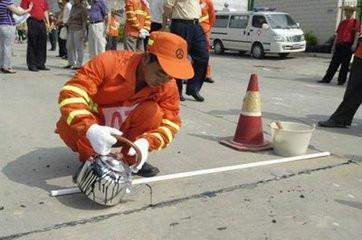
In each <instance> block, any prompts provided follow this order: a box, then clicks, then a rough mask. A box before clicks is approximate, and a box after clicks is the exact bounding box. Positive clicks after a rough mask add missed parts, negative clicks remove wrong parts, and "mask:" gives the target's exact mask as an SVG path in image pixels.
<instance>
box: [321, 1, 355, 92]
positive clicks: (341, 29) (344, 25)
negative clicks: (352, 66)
mask: <svg viewBox="0 0 362 240" xmlns="http://www.w3.org/2000/svg"><path fill="white" fill-rule="evenodd" d="M343 10H344V13H345V16H346V19H345V20H343V21H342V22H341V23H340V24H339V25H338V29H337V36H336V38H335V40H334V43H333V47H332V54H333V57H332V60H331V62H330V64H329V67H328V70H327V72H326V74H325V75H324V77H323V79H322V80H320V81H318V82H319V83H330V81H332V78H333V76H334V74H335V73H336V72H337V70H338V67H339V65H341V69H340V70H339V75H338V85H343V84H344V83H345V82H346V80H347V75H348V68H349V63H350V61H351V57H352V54H353V52H354V51H355V50H356V49H355V48H353V46H355V45H356V43H357V39H358V34H357V32H358V31H359V26H360V23H359V21H358V20H357V19H355V18H353V17H352V16H353V13H354V12H355V11H356V8H355V7H352V6H344V7H343Z"/></svg>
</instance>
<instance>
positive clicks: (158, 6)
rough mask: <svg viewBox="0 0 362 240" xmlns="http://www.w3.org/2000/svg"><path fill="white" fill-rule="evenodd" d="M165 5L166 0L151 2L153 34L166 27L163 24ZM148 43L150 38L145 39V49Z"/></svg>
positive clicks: (151, 0)
mask: <svg viewBox="0 0 362 240" xmlns="http://www.w3.org/2000/svg"><path fill="white" fill-rule="evenodd" d="M163 4H164V0H150V11H151V30H150V33H151V32H154V31H158V30H161V29H162V28H163V27H164V26H163V25H162V23H163V22H164V19H163ZM147 43H148V37H146V38H145V41H144V44H145V49H146V46H147Z"/></svg>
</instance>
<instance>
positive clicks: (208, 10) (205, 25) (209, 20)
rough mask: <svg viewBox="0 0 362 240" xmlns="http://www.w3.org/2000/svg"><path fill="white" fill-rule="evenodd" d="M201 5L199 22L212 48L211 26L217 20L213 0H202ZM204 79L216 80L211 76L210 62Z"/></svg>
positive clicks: (208, 44)
mask: <svg viewBox="0 0 362 240" xmlns="http://www.w3.org/2000/svg"><path fill="white" fill-rule="evenodd" d="M200 5H201V18H200V19H199V22H200V25H201V28H202V30H203V31H204V34H205V37H206V42H207V48H208V50H210V49H211V45H212V44H211V42H210V38H211V28H212V26H214V24H215V20H216V14H215V8H214V4H213V2H212V0H200ZM204 81H205V82H209V83H213V82H214V80H213V79H212V78H211V67H210V63H208V65H207V71H206V77H205V80H204Z"/></svg>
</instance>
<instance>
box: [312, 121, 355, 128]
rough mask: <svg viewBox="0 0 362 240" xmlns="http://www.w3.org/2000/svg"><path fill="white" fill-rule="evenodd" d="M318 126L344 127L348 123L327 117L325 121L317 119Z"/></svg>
mask: <svg viewBox="0 0 362 240" xmlns="http://www.w3.org/2000/svg"><path fill="white" fill-rule="evenodd" d="M318 126H320V127H330V128H346V127H347V126H348V124H346V123H345V122H337V121H335V120H333V119H329V120H327V121H319V122H318Z"/></svg>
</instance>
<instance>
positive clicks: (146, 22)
mask: <svg viewBox="0 0 362 240" xmlns="http://www.w3.org/2000/svg"><path fill="white" fill-rule="evenodd" d="M150 29H151V13H150V7H149V4H148V2H147V0H126V25H125V38H124V49H126V50H130V51H136V50H139V51H144V50H145V49H144V45H143V40H144V39H145V38H146V37H147V36H149V35H150Z"/></svg>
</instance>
